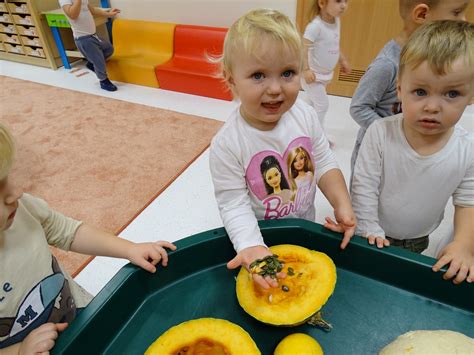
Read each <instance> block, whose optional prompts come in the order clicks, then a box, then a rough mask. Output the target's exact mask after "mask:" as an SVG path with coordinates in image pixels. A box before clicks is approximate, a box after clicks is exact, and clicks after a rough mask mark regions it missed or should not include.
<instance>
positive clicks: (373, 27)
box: [296, 0, 474, 97]
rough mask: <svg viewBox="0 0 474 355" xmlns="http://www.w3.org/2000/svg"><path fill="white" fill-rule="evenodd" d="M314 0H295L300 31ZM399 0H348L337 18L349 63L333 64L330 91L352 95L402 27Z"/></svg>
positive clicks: (471, 14)
mask: <svg viewBox="0 0 474 355" xmlns="http://www.w3.org/2000/svg"><path fill="white" fill-rule="evenodd" d="M314 1H315V0H298V5H297V11H296V21H297V25H298V29H299V30H300V31H301V32H303V31H304V28H305V27H306V24H307V23H308V21H309V19H308V18H307V14H308V13H309V9H310V8H311V6H313V4H314ZM398 2H399V0H350V1H349V8H348V9H347V12H346V13H345V14H344V16H343V17H342V18H341V50H342V52H343V53H344V55H345V56H346V57H347V58H348V60H349V62H350V63H351V66H352V73H351V74H349V75H347V74H343V73H341V72H340V70H339V67H336V69H335V72H334V79H333V81H332V83H331V84H330V85H328V87H327V91H328V93H329V94H332V95H339V96H348V97H352V94H353V92H354V90H355V89H356V87H357V84H358V82H359V79H360V78H361V77H362V75H364V73H365V71H366V69H367V67H368V65H369V64H370V63H371V62H372V60H373V59H374V58H375V57H376V56H377V54H378V53H379V51H380V50H381V49H382V47H383V46H384V45H385V43H387V42H388V41H389V40H390V39H391V38H393V37H394V36H396V35H397V34H398V33H399V32H400V30H401V29H402V26H403V23H402V20H401V18H400V15H399V11H398ZM467 19H468V20H469V21H471V22H472V21H473V20H474V5H472V4H471V5H470V7H469V8H468V11H467Z"/></svg>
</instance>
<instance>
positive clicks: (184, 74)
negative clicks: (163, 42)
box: [155, 25, 232, 101]
mask: <svg viewBox="0 0 474 355" xmlns="http://www.w3.org/2000/svg"><path fill="white" fill-rule="evenodd" d="M226 33H227V29H226V28H217V27H207V26H194V25H176V28H175V34H174V54H173V58H172V59H171V60H169V61H168V62H166V63H164V64H161V65H158V66H157V67H156V69H155V72H156V77H157V79H158V82H159V83H160V88H161V89H166V90H173V91H178V92H183V93H188V94H193V95H200V96H206V97H212V98H216V99H222V100H229V101H230V100H232V94H231V92H230V91H229V90H228V88H227V87H226V85H225V84H224V82H223V81H222V79H221V78H219V77H218V75H219V64H217V63H213V62H212V61H210V60H209V58H217V57H219V56H220V55H222V48H223V44H224V38H225V35H226Z"/></svg>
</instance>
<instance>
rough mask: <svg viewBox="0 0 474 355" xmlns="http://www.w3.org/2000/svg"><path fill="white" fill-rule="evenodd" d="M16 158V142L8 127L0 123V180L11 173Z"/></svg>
mask: <svg viewBox="0 0 474 355" xmlns="http://www.w3.org/2000/svg"><path fill="white" fill-rule="evenodd" d="M14 158H15V141H14V139H13V136H12V134H11V132H10V130H9V129H8V127H7V126H6V125H5V124H3V123H2V122H0V179H4V178H5V177H7V176H8V174H9V173H10V169H11V167H12V165H13V160H14Z"/></svg>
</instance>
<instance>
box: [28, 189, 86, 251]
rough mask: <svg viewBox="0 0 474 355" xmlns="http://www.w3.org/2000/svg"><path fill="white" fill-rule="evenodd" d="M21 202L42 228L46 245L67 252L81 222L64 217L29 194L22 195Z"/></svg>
mask: <svg viewBox="0 0 474 355" xmlns="http://www.w3.org/2000/svg"><path fill="white" fill-rule="evenodd" d="M21 200H22V203H23V204H24V205H25V207H26V209H27V210H28V211H29V212H30V213H31V215H32V216H33V217H34V218H35V219H37V220H38V222H39V223H40V224H41V226H42V227H43V230H44V234H45V236H46V239H47V241H48V244H49V245H53V246H55V247H58V248H60V249H63V250H69V249H70V247H71V244H72V242H73V240H74V235H75V233H76V230H77V228H79V226H80V225H81V224H82V222H80V221H76V220H75V219H73V218H70V217H66V216H64V215H63V214H61V213H59V212H57V211H55V210H53V209H52V208H50V207H49V206H48V204H47V203H46V202H45V201H44V200H42V199H39V198H36V197H33V196H31V195H29V194H23V197H22V198H21Z"/></svg>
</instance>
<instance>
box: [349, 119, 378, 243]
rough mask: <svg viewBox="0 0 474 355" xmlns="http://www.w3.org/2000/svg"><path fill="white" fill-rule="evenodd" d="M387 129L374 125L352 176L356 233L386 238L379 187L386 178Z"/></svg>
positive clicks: (365, 139)
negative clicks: (385, 145)
mask: <svg viewBox="0 0 474 355" xmlns="http://www.w3.org/2000/svg"><path fill="white" fill-rule="evenodd" d="M383 141H384V133H383V130H382V128H381V127H380V125H372V126H370V127H369V129H368V130H367V133H366V135H365V137H364V140H363V141H362V145H361V147H360V151H359V156H358V157H357V161H356V165H355V169H354V175H353V177H352V186H351V198H352V208H353V209H354V213H355V214H356V217H357V229H356V233H357V234H360V235H362V236H364V237H368V236H371V235H372V236H376V237H382V238H385V231H384V230H383V229H382V227H380V225H379V220H378V209H379V193H380V192H379V191H380V190H379V188H380V182H381V180H382V169H383V150H382V142H383Z"/></svg>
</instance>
